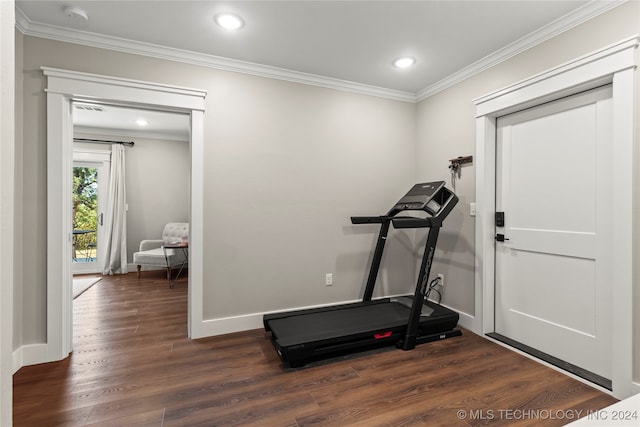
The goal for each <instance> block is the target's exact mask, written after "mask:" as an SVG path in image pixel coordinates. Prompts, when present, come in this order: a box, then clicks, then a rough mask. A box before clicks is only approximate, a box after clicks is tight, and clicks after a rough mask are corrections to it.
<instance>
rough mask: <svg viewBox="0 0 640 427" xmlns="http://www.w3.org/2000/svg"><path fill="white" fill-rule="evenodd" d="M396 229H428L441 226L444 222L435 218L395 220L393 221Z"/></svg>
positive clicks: (403, 218)
mask: <svg viewBox="0 0 640 427" xmlns="http://www.w3.org/2000/svg"><path fill="white" fill-rule="evenodd" d="M392 222H393V227H394V228H426V227H433V226H434V225H436V223H437V225H440V223H441V222H442V221H438V220H437V219H435V218H407V217H402V218H394V219H393V220H392Z"/></svg>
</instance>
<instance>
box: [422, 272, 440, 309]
mask: <svg viewBox="0 0 640 427" xmlns="http://www.w3.org/2000/svg"><path fill="white" fill-rule="evenodd" d="M438 285H440V278H439V277H436V278H435V279H433V280H432V281H431V283H429V288H428V289H427V293H426V295H425V296H426V298H427V299H428V298H429V295H430V294H431V291H434V292H435V293H437V294H438V304H440V301H442V294H441V293H440V291H439V290H438V289H436V288H437V287H438Z"/></svg>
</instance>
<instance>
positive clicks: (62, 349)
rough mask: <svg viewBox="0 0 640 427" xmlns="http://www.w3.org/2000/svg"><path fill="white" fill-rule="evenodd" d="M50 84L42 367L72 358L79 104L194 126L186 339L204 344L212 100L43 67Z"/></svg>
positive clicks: (154, 85) (188, 92)
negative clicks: (181, 119)
mask: <svg viewBox="0 0 640 427" xmlns="http://www.w3.org/2000/svg"><path fill="white" fill-rule="evenodd" d="M42 69H43V72H44V74H45V76H46V78H47V88H46V92H47V194H48V197H47V341H46V344H44V349H43V350H44V352H43V355H42V356H41V357H40V359H41V362H42V363H44V362H49V361H55V360H61V359H64V358H66V357H67V356H68V355H69V353H70V352H71V351H72V323H73V319H72V312H73V308H72V307H73V304H72V301H73V300H72V297H71V293H72V291H71V282H72V271H71V270H72V268H71V266H72V258H71V256H69V255H70V254H71V252H72V237H73V228H72V222H71V217H72V213H71V207H72V200H71V191H69V189H71V188H72V167H73V136H74V123H73V115H72V104H73V103H74V102H87V101H89V100H90V101H91V102H99V101H103V102H105V103H108V104H113V105H121V106H126V107H134V108H138V109H148V110H155V111H169V112H175V113H182V114H184V115H186V116H187V117H188V120H189V129H190V132H189V160H190V164H191V167H190V181H189V183H190V185H189V189H188V190H187V192H188V193H189V202H188V212H189V223H190V229H191V236H190V244H189V246H190V249H191V256H190V259H189V279H188V280H189V284H188V295H189V297H188V300H189V304H188V312H189V318H188V325H189V327H188V335H189V337H191V338H199V337H201V336H204V328H203V318H202V314H203V310H202V293H203V290H202V286H203V278H202V270H203V267H202V266H203V260H202V249H203V239H202V235H203V233H202V230H203V212H202V208H203V201H202V199H203V191H202V187H203V182H204V180H203V175H204V173H203V172H204V162H203V141H204V137H203V133H204V132H203V129H204V127H203V117H204V98H205V97H206V92H205V91H202V90H198V89H188V88H184V87H176V86H170V85H162V84H157V83H146V82H142V81H139V80H127V79H122V78H113V77H109V76H101V75H96V74H87V73H79V72H75V71H68V70H60V69H53V68H48V67H43V68H42Z"/></svg>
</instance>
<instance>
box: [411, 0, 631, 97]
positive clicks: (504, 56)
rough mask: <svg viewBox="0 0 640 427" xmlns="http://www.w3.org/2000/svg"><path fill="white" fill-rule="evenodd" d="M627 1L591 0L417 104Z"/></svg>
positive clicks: (429, 90) (430, 90) (427, 91)
mask: <svg viewBox="0 0 640 427" xmlns="http://www.w3.org/2000/svg"><path fill="white" fill-rule="evenodd" d="M627 1H628V0H614V1H591V2H589V3H587V4H585V5H584V6H582V7H581V8H579V9H577V10H575V11H573V12H571V13H569V14H567V15H565V16H563V17H561V18H559V19H557V20H555V21H553V22H551V23H550V24H548V25H545V26H544V27H542V28H540V29H538V30H536V31H534V32H533V33H531V34H528V35H526V36H525V37H522V38H520V39H518V40H516V41H514V42H513V43H510V44H508V45H507V46H505V47H503V48H501V49H498V50H497V51H495V52H493V53H492V54H490V55H487V56H485V57H484V58H482V59H480V60H479V61H476V62H474V63H473V64H471V65H469V66H467V67H465V68H463V69H461V70H459V71H457V72H455V73H453V74H450V75H448V76H447V77H445V78H444V79H442V80H440V81H439V82H437V83H434V84H432V85H430V86H428V87H426V88H424V89H422V90H420V91H418V92H417V93H416V101H417V102H420V101H423V100H425V99H427V98H429V97H430V96H433V95H435V94H437V93H438V92H442V91H443V90H445V89H448V88H450V87H451V86H454V85H456V84H458V83H460V82H462V81H464V80H467V79H469V78H471V77H473V76H475V75H476V74H480V73H481V72H483V71H485V70H487V69H489V68H491V67H495V66H496V65H498V64H500V63H502V62H505V61H507V60H508V59H509V58H512V57H514V56H516V55H518V54H520V53H522V52H525V51H527V50H529V49H531V48H533V47H536V46H537V45H539V44H542V43H544V42H546V41H547V40H550V39H552V38H554V37H556V36H557V35H559V34H562V33H563V32H565V31H568V30H570V29H572V28H574V27H576V26H578V25H580V24H582V23H584V22H587V21H589V20H590V19H593V18H596V17H597V16H599V15H601V14H603V13H605V12H608V11H610V10H612V9H614V8H616V7H618V6H620V5H623V4H624V3H626V2H627Z"/></svg>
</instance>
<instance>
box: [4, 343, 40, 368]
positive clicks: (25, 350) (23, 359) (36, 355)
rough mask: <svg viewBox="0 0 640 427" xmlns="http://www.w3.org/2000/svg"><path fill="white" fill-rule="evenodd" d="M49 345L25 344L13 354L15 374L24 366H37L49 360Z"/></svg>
mask: <svg viewBox="0 0 640 427" xmlns="http://www.w3.org/2000/svg"><path fill="white" fill-rule="evenodd" d="M48 353H49V349H48V345H47V344H25V345H22V346H20V347H19V348H18V349H17V350H14V352H13V373H16V372H18V370H19V369H20V368H22V367H23V366H29V365H37V364H39V363H43V360H48Z"/></svg>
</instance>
